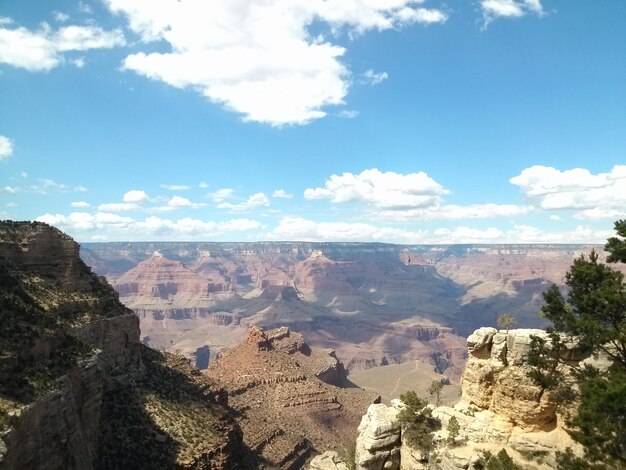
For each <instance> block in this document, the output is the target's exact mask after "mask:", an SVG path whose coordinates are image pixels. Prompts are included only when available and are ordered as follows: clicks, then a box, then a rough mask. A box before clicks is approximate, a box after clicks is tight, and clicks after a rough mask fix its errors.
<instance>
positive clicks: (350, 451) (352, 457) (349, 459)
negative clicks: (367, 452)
mask: <svg viewBox="0 0 626 470" xmlns="http://www.w3.org/2000/svg"><path fill="white" fill-rule="evenodd" d="M339 457H341V460H343V461H344V462H345V463H346V465H347V467H348V470H355V469H356V443H355V444H352V445H350V446H348V447H344V448H343V450H342V451H341V452H340V453H339Z"/></svg>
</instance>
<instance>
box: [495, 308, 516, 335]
mask: <svg viewBox="0 0 626 470" xmlns="http://www.w3.org/2000/svg"><path fill="white" fill-rule="evenodd" d="M496 324H497V325H498V328H501V329H504V330H506V332H507V334H508V333H509V330H510V329H511V328H513V327H514V326H515V325H517V318H515V315H513V314H512V313H501V314H500V315H498V320H497V321H496Z"/></svg>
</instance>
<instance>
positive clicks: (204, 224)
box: [36, 212, 262, 241]
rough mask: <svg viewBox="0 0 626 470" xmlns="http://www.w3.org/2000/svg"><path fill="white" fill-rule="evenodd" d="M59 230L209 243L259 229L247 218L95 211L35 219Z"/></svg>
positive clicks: (108, 236)
mask: <svg viewBox="0 0 626 470" xmlns="http://www.w3.org/2000/svg"><path fill="white" fill-rule="evenodd" d="M36 220H37V221H39V222H45V223H48V224H50V225H54V226H56V227H59V228H61V229H62V230H65V231H67V232H69V233H70V234H74V235H76V236H78V237H80V238H85V237H88V238H90V239H92V240H95V239H96V238H94V237H99V238H98V239H102V240H104V239H117V240H126V241H129V240H145V239H155V240H204V241H206V240H209V239H211V238H212V237H216V236H220V235H224V234H227V233H233V232H246V231H250V230H255V229H260V228H262V224H261V223H260V222H258V221H256V220H251V219H233V220H226V221H219V222H214V221H203V220H200V219H192V218H189V217H186V218H182V219H178V220H171V219H164V218H160V217H155V216H151V217H148V218H146V219H144V220H134V219H132V218H131V217H124V216H120V215H118V214H112V213H106V212H97V213H95V214H90V213H87V212H72V213H71V214H69V215H63V214H44V215H42V216H40V217H37V219H36Z"/></svg>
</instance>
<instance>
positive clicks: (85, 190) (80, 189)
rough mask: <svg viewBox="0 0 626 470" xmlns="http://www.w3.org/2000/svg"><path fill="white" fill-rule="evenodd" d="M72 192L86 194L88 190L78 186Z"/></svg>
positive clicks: (80, 185)
mask: <svg viewBox="0 0 626 470" xmlns="http://www.w3.org/2000/svg"><path fill="white" fill-rule="evenodd" d="M74 191H76V192H77V193H86V192H87V191H89V188H86V187H85V186H83V185H82V184H79V185H78V186H75V187H74Z"/></svg>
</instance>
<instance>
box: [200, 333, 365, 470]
mask: <svg viewBox="0 0 626 470" xmlns="http://www.w3.org/2000/svg"><path fill="white" fill-rule="evenodd" d="M332 370H335V371H336V372H334V373H330V371H332ZM341 370H342V368H341V366H340V364H339V363H338V361H337V358H336V357H335V356H334V355H333V354H332V351H328V350H317V349H315V348H310V347H309V346H308V345H307V344H306V343H305V342H304V340H303V337H302V335H300V334H298V333H295V332H293V331H291V330H290V329H289V328H278V329H275V330H268V331H265V330H263V329H261V328H259V327H256V326H253V327H250V328H249V330H248V336H247V338H246V340H245V341H244V342H243V343H242V344H241V345H240V346H238V347H236V348H234V349H232V350H230V351H228V352H226V353H224V354H223V355H222V356H221V357H220V359H219V360H218V361H216V362H213V363H212V364H210V365H209V370H208V375H209V376H210V377H213V378H215V379H216V380H217V381H218V383H219V384H220V385H221V386H222V387H223V388H224V389H225V391H226V392H227V393H228V403H229V406H230V407H232V408H233V409H234V410H235V411H236V414H237V420H238V423H239V425H240V426H241V429H242V431H243V439H244V442H245V443H246V445H247V446H248V448H250V449H252V450H253V451H255V452H258V453H259V454H260V455H261V457H262V458H263V459H264V460H265V461H266V462H267V464H268V465H270V466H271V465H273V466H279V467H281V468H293V469H296V468H301V467H302V465H303V464H304V463H305V462H306V460H307V459H308V458H310V456H311V454H312V453H314V452H315V449H321V448H330V449H335V450H339V449H341V448H343V447H346V446H348V445H349V444H350V443H351V442H354V438H355V437H356V435H355V430H356V427H357V424H358V420H359V418H360V417H361V415H362V414H363V412H364V411H365V410H366V409H367V406H368V405H369V404H370V403H371V402H372V400H373V397H371V396H369V395H368V394H366V393H365V392H363V391H362V390H360V389H357V388H341V387H338V386H336V385H333V384H329V383H326V382H324V381H323V380H322V379H324V378H329V377H330V378H331V379H332V381H334V382H336V381H342V379H345V375H342V374H340V372H339V371H341Z"/></svg>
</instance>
